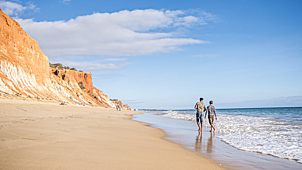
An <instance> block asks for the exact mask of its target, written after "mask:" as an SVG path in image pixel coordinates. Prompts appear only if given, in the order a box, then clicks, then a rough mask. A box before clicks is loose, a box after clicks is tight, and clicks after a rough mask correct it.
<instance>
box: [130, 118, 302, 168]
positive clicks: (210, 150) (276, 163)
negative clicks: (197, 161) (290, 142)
mask: <svg viewBox="0 0 302 170" xmlns="http://www.w3.org/2000/svg"><path fill="white" fill-rule="evenodd" d="M134 120H137V121H142V122H147V123H149V124H152V126H153V127H156V128H160V129H162V130H164V131H165V132H166V134H167V136H166V137H165V139H167V140H170V141H172V142H175V143H178V144H181V145H182V146H183V147H185V148H187V149H189V150H191V151H194V152H196V153H198V154H200V155H201V156H203V157H205V158H208V159H212V160H214V161H216V162H217V163H219V164H221V166H223V167H225V168H228V169H234V170H241V169H245V170H266V169H274V170H283V169H291V170H300V169H302V164H300V163H297V162H295V161H293V160H287V159H282V158H277V157H273V156H270V155H264V154H259V153H252V152H245V151H241V150H238V149H236V148H234V147H232V146H230V145H228V144H226V143H225V142H222V141H221V140H220V139H219V138H218V136H219V135H220V134H219V133H216V134H215V135H211V133H210V132H209V130H210V129H209V128H206V127H204V129H203V132H202V133H198V131H197V125H196V123H195V122H192V121H187V120H179V119H172V118H167V117H163V116H159V115H154V114H151V113H144V114H143V115H134ZM214 124H215V123H214Z"/></svg>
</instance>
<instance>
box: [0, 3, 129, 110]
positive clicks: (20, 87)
mask: <svg viewBox="0 0 302 170" xmlns="http://www.w3.org/2000/svg"><path fill="white" fill-rule="evenodd" d="M0 94H1V96H2V98H3V97H4V98H23V99H31V100H33V99H35V100H46V101H57V102H59V101H65V102H69V103H78V104H90V105H100V106H103V107H115V103H113V102H112V101H110V100H109V98H108V96H106V95H104V93H103V92H102V91H100V90H98V89H97V88H95V87H94V86H93V84H92V75H91V73H86V72H78V71H73V70H65V69H63V70H59V69H52V68H50V67H49V62H48V58H47V56H45V55H44V53H43V51H42V50H41V49H40V47H39V44H38V43H37V42H36V41H35V40H34V39H32V38H31V37H30V36H29V35H28V34H27V33H26V32H25V31H24V30H23V29H22V28H21V26H20V25H19V23H18V22H16V21H15V20H13V19H12V18H10V17H9V16H7V15H6V14H5V13H3V12H2V10H1V9H0ZM126 107H128V106H126Z"/></svg>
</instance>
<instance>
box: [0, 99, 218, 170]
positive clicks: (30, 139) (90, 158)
mask: <svg viewBox="0 0 302 170" xmlns="http://www.w3.org/2000/svg"><path fill="white" fill-rule="evenodd" d="M133 114H138V112H134V111H126V110H123V111H121V112H118V111H116V110H115V109H109V108H100V107H88V106H60V105H58V104H45V103H38V102H28V101H27V102H25V101H16V100H3V99H1V100H0V169H1V170H4V169H72V170H73V169H173V170H175V169H223V168H222V167H221V166H220V165H219V164H218V163H216V162H214V161H212V160H209V159H205V158H203V157H201V156H199V155H198V154H196V153H194V152H191V151H189V150H186V149H184V148H183V147H181V146H180V145H177V144H175V143H172V142H169V141H166V140H164V139H162V137H164V136H165V133H164V132H163V131H161V130H160V129H156V128H152V127H149V126H146V124H143V123H140V122H136V121H133V120H131V118H132V115H133Z"/></svg>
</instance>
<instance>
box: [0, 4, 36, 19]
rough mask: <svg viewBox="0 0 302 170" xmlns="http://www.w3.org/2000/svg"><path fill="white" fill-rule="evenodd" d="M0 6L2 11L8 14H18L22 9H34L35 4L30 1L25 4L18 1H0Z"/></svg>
mask: <svg viewBox="0 0 302 170" xmlns="http://www.w3.org/2000/svg"><path fill="white" fill-rule="evenodd" d="M0 8H1V9H2V10H3V12H4V13H6V14H7V15H10V16H18V15H19V14H20V13H22V12H23V11H24V10H35V9H37V8H36V6H35V5H34V4H32V3H30V2H29V3H27V6H23V5H20V4H18V3H14V2H9V1H0Z"/></svg>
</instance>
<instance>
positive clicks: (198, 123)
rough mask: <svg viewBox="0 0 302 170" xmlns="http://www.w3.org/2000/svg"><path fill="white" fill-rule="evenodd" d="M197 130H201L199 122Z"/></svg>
mask: <svg viewBox="0 0 302 170" xmlns="http://www.w3.org/2000/svg"><path fill="white" fill-rule="evenodd" d="M197 126H198V130H201V128H200V124H199V122H197Z"/></svg>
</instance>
